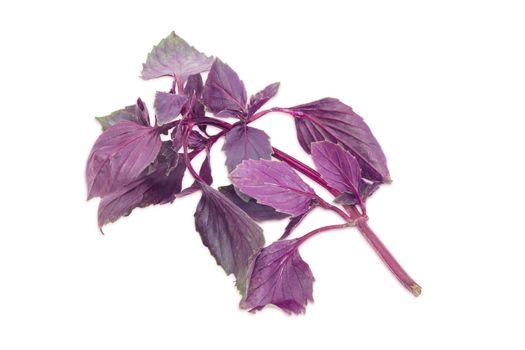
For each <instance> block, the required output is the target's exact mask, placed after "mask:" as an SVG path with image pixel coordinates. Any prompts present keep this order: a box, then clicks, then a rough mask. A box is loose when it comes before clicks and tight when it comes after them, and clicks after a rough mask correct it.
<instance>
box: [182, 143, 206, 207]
mask: <svg viewBox="0 0 525 350" xmlns="http://www.w3.org/2000/svg"><path fill="white" fill-rule="evenodd" d="M199 175H200V177H201V178H202V179H203V180H204V182H205V183H206V184H207V185H211V184H212V183H213V177H212V174H211V164H210V152H207V153H206V158H204V161H203V162H202V164H201V167H200V169H199ZM200 189H201V185H200V184H199V182H198V181H193V183H192V184H191V185H190V186H188V187H186V188H185V189H183V190H182V191H181V192H180V193H178V194H177V197H179V198H180V197H186V196H188V195H190V194H192V193H195V192H197V191H199V190H200Z"/></svg>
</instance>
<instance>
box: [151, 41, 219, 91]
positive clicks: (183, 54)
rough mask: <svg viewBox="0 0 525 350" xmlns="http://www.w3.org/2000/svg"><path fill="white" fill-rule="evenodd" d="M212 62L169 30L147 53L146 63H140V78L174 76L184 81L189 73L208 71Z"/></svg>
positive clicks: (211, 59)
mask: <svg viewBox="0 0 525 350" xmlns="http://www.w3.org/2000/svg"><path fill="white" fill-rule="evenodd" d="M212 63H213V58H211V57H208V56H206V55H204V54H203V53H201V52H199V51H197V50H196V49H195V48H194V47H193V46H190V45H188V43H187V42H186V41H184V40H183V39H182V38H181V37H179V36H177V35H176V34H175V32H171V34H170V35H168V36H167V37H166V38H164V39H162V40H161V41H160V43H159V44H158V45H157V46H154V47H153V49H152V50H151V52H150V53H149V54H148V58H147V59H146V63H144V64H143V65H142V79H145V80H148V79H154V78H159V77H163V76H174V77H177V79H179V80H181V81H186V79H187V78H188V77H189V76H190V75H193V74H198V73H202V72H205V71H208V70H209V69H210V67H211V65H212Z"/></svg>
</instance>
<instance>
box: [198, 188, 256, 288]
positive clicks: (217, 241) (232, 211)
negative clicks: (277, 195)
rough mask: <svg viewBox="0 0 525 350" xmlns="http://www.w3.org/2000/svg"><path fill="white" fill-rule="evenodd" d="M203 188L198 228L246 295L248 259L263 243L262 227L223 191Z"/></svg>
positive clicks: (217, 259) (216, 257)
mask: <svg viewBox="0 0 525 350" xmlns="http://www.w3.org/2000/svg"><path fill="white" fill-rule="evenodd" d="M201 187H202V197H201V199H200V201H199V204H198V205H197V210H196V212H195V227H196V229H197V231H198V232H199V234H200V235H201V238H202V243H203V244H204V245H205V246H206V247H208V249H209V250H210V253H211V254H212V255H213V256H214V257H215V260H216V261H217V264H219V265H221V266H222V267H223V268H224V271H226V273H227V274H230V273H233V274H234V275H235V277H236V278H237V287H238V288H239V291H240V292H241V294H243V293H244V291H245V283H246V275H247V271H248V264H249V259H250V257H251V256H252V255H254V254H255V253H256V252H257V251H258V250H259V249H260V248H262V247H263V246H264V237H263V234H262V229H261V228H260V227H259V226H258V225H257V224H256V223H255V222H254V221H253V220H252V219H251V218H250V217H249V216H248V215H247V214H246V213H245V212H244V211H242V210H241V209H240V208H239V207H237V206H236V205H235V204H233V203H232V202H231V201H230V200H229V199H228V198H226V197H225V196H224V195H223V194H221V193H220V192H218V191H217V190H215V189H213V188H211V187H209V186H207V185H205V184H201Z"/></svg>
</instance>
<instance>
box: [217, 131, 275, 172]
mask: <svg viewBox="0 0 525 350" xmlns="http://www.w3.org/2000/svg"><path fill="white" fill-rule="evenodd" d="M222 150H223V151H224V152H225V153H226V167H227V168H228V172H232V171H233V169H235V168H236V167H237V165H239V164H240V163H241V162H242V161H243V160H246V159H271V158H272V146H271V145H270V138H269V137H268V135H267V134H266V133H265V132H264V131H262V130H259V129H256V128H252V127H250V126H247V125H244V124H240V125H237V126H234V127H233V128H232V129H231V130H230V131H228V132H227V133H226V135H225V141H224V146H223V147H222Z"/></svg>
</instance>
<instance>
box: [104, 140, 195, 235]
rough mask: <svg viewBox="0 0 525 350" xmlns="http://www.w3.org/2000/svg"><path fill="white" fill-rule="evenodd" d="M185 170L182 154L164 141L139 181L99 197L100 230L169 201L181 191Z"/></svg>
mask: <svg viewBox="0 0 525 350" xmlns="http://www.w3.org/2000/svg"><path fill="white" fill-rule="evenodd" d="M185 169H186V166H185V165H184V162H183V161H182V155H180V154H177V153H175V152H173V150H172V149H171V146H170V142H163V144H162V148H161V151H160V153H159V155H158V157H157V159H156V160H155V162H154V163H153V164H151V165H150V166H149V167H148V168H147V169H146V170H145V171H143V173H142V175H141V176H140V177H139V178H138V179H136V180H134V181H132V182H130V183H129V184H127V185H125V186H123V187H121V188H119V189H118V190H116V191H115V192H112V193H110V194H108V195H107V196H104V197H102V199H101V201H100V203H99V206H98V225H99V227H102V226H103V225H105V224H107V223H109V222H114V221H116V220H117V219H118V218H120V217H122V216H127V215H129V214H130V213H131V211H132V210H133V209H134V208H137V207H145V206H148V205H151V204H165V203H170V202H172V201H173V200H174V199H175V195H176V194H177V193H179V192H180V190H181V188H182V178H183V176H184V171H185Z"/></svg>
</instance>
